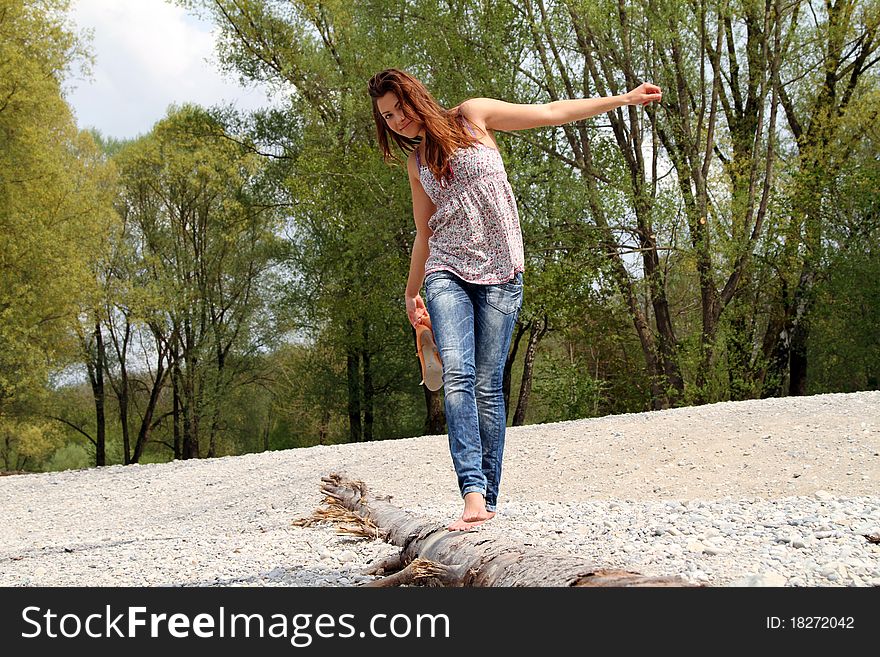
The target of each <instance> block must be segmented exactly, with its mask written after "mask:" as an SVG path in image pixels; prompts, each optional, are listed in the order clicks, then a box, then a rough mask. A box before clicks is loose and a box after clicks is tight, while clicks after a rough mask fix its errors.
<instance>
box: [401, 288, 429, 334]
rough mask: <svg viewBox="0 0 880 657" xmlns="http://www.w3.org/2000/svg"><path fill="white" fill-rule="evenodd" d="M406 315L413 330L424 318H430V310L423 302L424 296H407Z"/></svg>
mask: <svg viewBox="0 0 880 657" xmlns="http://www.w3.org/2000/svg"><path fill="white" fill-rule="evenodd" d="M406 314H407V317H409V323H410V324H412V325H413V328H415V327H416V324H418V323H419V322H420V321H421V319H422V317H427V316H428V309H427V308H426V307H425V302H424V301H422V295H420V294H417V295H416V296H414V297H411V296H409V295H406Z"/></svg>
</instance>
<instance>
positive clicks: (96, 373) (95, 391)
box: [86, 322, 107, 466]
mask: <svg viewBox="0 0 880 657" xmlns="http://www.w3.org/2000/svg"><path fill="white" fill-rule="evenodd" d="M92 335H93V337H94V339H95V354H94V359H92V357H90V356H89V357H87V361H88V362H87V363H86V369H87V370H88V374H89V383H90V384H91V386H92V396H93V398H94V400H95V425H96V427H95V465H96V466H102V465H107V454H106V449H107V448H106V443H107V419H106V416H105V411H104V407H105V402H106V398H107V395H106V393H105V391H104V363H105V362H106V354H105V353H104V336H103V334H102V333H101V323H100V322H95V330H94V332H93V333H92Z"/></svg>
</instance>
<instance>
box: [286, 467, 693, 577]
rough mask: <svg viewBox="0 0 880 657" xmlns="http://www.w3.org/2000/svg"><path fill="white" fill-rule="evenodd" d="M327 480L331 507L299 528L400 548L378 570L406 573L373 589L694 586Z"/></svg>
mask: <svg viewBox="0 0 880 657" xmlns="http://www.w3.org/2000/svg"><path fill="white" fill-rule="evenodd" d="M321 482H322V484H321V490H322V491H323V492H324V494H325V495H326V497H325V499H324V503H325V505H326V506H327V507H328V508H326V509H320V508H319V509H318V510H317V511H316V512H315V514H313V515H312V517H311V518H307V519H303V520H300V521H297V522H296V523H295V524H298V525H300V526H309V525H310V524H312V523H314V522H321V521H327V520H329V521H333V522H337V523H339V524H340V531H341V532H343V533H355V534H357V535H360V536H369V537H371V538H382V539H383V540H385V541H386V542H388V543H391V544H392V545H396V546H398V547H400V548H401V553H400V556H399V559H395V560H393V561H389V560H386V561H383V562H381V563H380V564H378V565H377V566H374V567H373V568H372V569H371V570H372V571H373V572H375V573H379V572H388V570H396V569H397V568H399V567H403V569H402V570H400V571H399V572H397V573H395V574H394V575H391V576H390V577H386V578H384V579H382V580H378V581H377V582H372V583H371V584H370V585H371V586H396V585H400V584H426V583H428V584H431V585H435V586H436V585H440V586H534V587H569V586H626V587H630V586H690V584H689V583H688V582H687V581H685V580H684V579H682V578H681V577H677V576H671V577H649V576H645V575H642V574H640V573H637V572H632V571H627V570H620V569H615V568H601V567H596V566H594V565H590V564H585V563H584V562H583V561H582V560H581V559H578V558H577V557H574V556H572V555H568V554H562V553H554V552H550V551H547V550H538V549H532V548H529V547H526V546H524V545H521V544H517V543H513V542H508V541H503V540H499V539H495V538H488V537H487V536H486V535H485V534H481V533H480V532H452V531H449V530H447V529H446V527H445V526H442V525H437V524H436V523H435V522H432V521H430V520H425V519H422V518H417V517H415V516H413V515H412V514H410V513H408V512H407V511H404V510H403V509H400V508H399V507H396V506H394V505H393V504H391V503H389V502H388V501H387V500H386V499H380V498H379V497H375V496H371V495H368V492H367V487H366V486H365V485H364V483H363V482H359V481H351V480H349V479H347V478H345V477H344V476H343V475H339V474H332V475H330V476H327V477H322V479H321ZM427 562H429V563H427Z"/></svg>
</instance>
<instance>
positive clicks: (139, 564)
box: [0, 392, 880, 587]
mask: <svg viewBox="0 0 880 657" xmlns="http://www.w3.org/2000/svg"><path fill="white" fill-rule="evenodd" d="M330 472H344V473H346V474H347V475H349V476H351V477H353V478H357V479H361V480H363V481H364V482H366V483H367V485H368V486H369V487H370V488H371V490H373V491H374V492H376V493H377V494H390V495H392V496H393V500H392V501H393V502H394V503H395V504H397V505H399V506H401V507H403V508H406V509H407V510H410V511H412V512H414V513H417V514H420V515H422V516H425V517H428V518H431V519H436V521H437V523H438V524H440V523H443V524H445V523H448V522H449V521H451V520H452V519H453V518H454V517H455V516H456V515H457V514H459V513H460V511H461V509H460V504H461V502H460V500H459V497H458V494H457V490H456V486H455V476H454V472H453V470H452V465H451V462H450V459H449V455H448V452H447V447H446V437H445V436H424V437H419V438H409V439H404V440H393V441H392V440H389V441H380V442H373V443H363V444H356V445H336V446H320V447H312V448H308V449H297V450H286V451H280V452H266V453H262V454H251V455H245V456H237V457H227V458H219V459H210V460H198V461H179V462H174V463H168V464H161V465H142V466H128V467H123V466H110V467H106V468H100V469H90V470H81V471H68V472H60V473H47V474H37V475H18V476H8V477H0V509H2V515H0V517H2V518H3V520H4V523H3V525H2V527H0V586H351V585H354V584H357V583H358V582H361V581H364V580H365V579H368V578H366V577H365V576H362V575H360V574H358V573H359V571H360V570H361V569H362V568H364V567H365V566H366V565H367V564H368V563H371V562H372V561H374V560H376V559H378V558H381V557H384V556H388V555H390V554H393V553H394V552H395V551H396V548H394V547H392V546H389V545H385V544H383V543H379V542H376V541H369V540H365V539H353V538H349V537H344V536H338V535H336V534H335V531H334V530H333V529H332V528H330V527H313V528H307V529H301V528H298V527H294V526H292V525H291V522H292V521H293V520H295V519H296V518H299V517H302V516H305V515H307V514H309V513H310V512H311V511H312V510H313V509H314V508H315V506H317V504H318V503H319V502H320V499H321V498H320V495H319V493H318V485H319V482H320V477H321V476H322V475H324V474H327V473H330ZM878 484H880V392H863V393H853V394H836V395H817V396H813V397H801V398H786V399H770V400H761V401H746V402H726V403H719V404H712V405H707V406H701V407H690V408H681V409H674V410H669V411H657V412H652V413H637V414H629V415H619V416H609V417H603V418H595V419H588V420H578V421H572V422H562V423H556V424H545V425H532V426H527V427H517V428H511V429H508V437H507V449H506V454H505V471H504V480H503V481H502V492H501V499H500V503H499V514H498V516H497V517H496V518H495V519H494V520H492V521H491V522H489V523H486V524H485V525H484V526H483V527H481V528H480V529H478V530H476V531H479V532H483V533H485V535H486V536H487V537H491V536H503V537H504V538H505V540H515V541H519V542H524V543H528V544H531V545H535V546H539V547H541V548H547V549H552V550H559V551H565V552H570V553H573V554H576V555H579V556H581V557H583V558H584V560H585V561H586V562H588V563H594V564H596V565H604V566H621V567H626V568H629V569H632V570H637V571H639V572H642V573H644V574H652V575H682V576H684V577H685V578H687V579H688V580H690V581H692V582H695V583H704V584H708V585H712V586H724V585H747V584H748V585H763V586H779V585H789V586H810V587H814V586H880V545H878V544H875V543H872V542H870V541H869V540H868V539H867V538H865V535H866V534H867V535H870V534H878V533H880V485H878Z"/></svg>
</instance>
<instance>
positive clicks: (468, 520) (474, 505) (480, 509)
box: [446, 492, 495, 531]
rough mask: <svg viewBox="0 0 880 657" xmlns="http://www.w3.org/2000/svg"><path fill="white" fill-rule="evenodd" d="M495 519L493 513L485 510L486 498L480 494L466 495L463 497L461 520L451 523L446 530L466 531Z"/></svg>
mask: <svg viewBox="0 0 880 657" xmlns="http://www.w3.org/2000/svg"><path fill="white" fill-rule="evenodd" d="M494 517H495V512H494V511H487V510H486V498H484V497H483V495H482V493H476V492H474V493H468V494H467V495H465V496H464V512H463V513H462V514H461V518H459V519H458V520H456V521H455V522H453V523H452V524H451V525H449V526H448V527H447V528H446V529H448V530H449V531H467V530H469V529H473V528H474V527H479V526H480V525H482V524H483V523H484V522H486V521H487V520H490V519H492V518H494Z"/></svg>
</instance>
